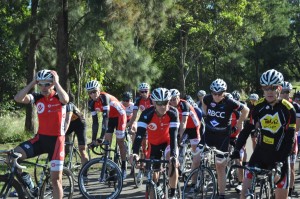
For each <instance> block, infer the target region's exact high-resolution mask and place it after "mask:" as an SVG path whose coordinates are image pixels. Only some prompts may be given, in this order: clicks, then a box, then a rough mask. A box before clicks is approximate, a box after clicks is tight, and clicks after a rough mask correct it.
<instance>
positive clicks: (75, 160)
mask: <svg viewBox="0 0 300 199" xmlns="http://www.w3.org/2000/svg"><path fill="white" fill-rule="evenodd" d="M70 160H71V161H70ZM65 161H66V159H65ZM67 161H68V162H66V163H65V166H66V167H67V168H68V169H70V171H71V172H72V174H73V176H74V181H75V182H77V179H78V174H79V171H80V168H81V155H80V153H79V151H78V148H76V147H74V148H73V153H72V157H70V158H69V159H68V160H67Z"/></svg>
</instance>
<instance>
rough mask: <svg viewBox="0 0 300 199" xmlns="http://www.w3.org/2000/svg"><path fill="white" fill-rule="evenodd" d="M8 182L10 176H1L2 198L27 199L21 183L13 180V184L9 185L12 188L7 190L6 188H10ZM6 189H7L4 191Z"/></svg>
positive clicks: (0, 191)
mask: <svg viewBox="0 0 300 199" xmlns="http://www.w3.org/2000/svg"><path fill="white" fill-rule="evenodd" d="M8 181H9V178H8V175H0V198H7V199H10V198H19V199H25V194H24V193H23V189H22V186H21V185H20V183H19V182H18V181H17V180H15V179H13V181H12V183H11V184H10V185H9V186H10V188H9V189H8V190H7V187H6V186H8ZM4 187H6V188H5V189H4V190H2V189H3V188H4ZM6 194H7V195H6Z"/></svg>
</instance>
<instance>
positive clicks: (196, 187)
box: [182, 167, 217, 199]
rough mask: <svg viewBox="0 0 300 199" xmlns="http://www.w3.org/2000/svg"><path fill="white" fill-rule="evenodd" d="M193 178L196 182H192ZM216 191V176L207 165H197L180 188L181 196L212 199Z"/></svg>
mask: <svg viewBox="0 0 300 199" xmlns="http://www.w3.org/2000/svg"><path fill="white" fill-rule="evenodd" d="M195 178H196V183H193V182H192V181H193V180H195ZM216 191H217V184H216V177H215V175H214V173H213V171H212V170H211V169H210V168H208V167H198V168H196V169H194V170H193V171H192V172H191V173H190V175H189V176H188V178H187V180H186V182H185V184H184V187H183V190H182V198H183V199H184V198H189V199H190V198H200V199H201V198H202V199H204V198H205V199H213V198H214V197H215V196H216Z"/></svg>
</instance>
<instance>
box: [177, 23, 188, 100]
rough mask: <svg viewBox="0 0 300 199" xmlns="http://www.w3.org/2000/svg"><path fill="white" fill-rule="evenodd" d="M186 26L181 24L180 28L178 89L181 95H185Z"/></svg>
mask: <svg viewBox="0 0 300 199" xmlns="http://www.w3.org/2000/svg"><path fill="white" fill-rule="evenodd" d="M186 29H187V28H186V27H184V25H182V29H181V30H180V64H179V68H180V79H179V82H178V83H179V85H178V86H179V90H180V92H181V97H183V96H185V94H186V89H185V78H186V75H185V59H186V53H187V40H188V31H187V30H186Z"/></svg>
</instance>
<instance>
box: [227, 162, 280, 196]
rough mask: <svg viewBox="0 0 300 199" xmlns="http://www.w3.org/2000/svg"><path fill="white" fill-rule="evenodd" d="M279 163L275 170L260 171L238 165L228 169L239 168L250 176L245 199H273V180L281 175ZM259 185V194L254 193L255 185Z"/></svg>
mask: <svg viewBox="0 0 300 199" xmlns="http://www.w3.org/2000/svg"><path fill="white" fill-rule="evenodd" d="M282 165H283V164H282V163H281V162H277V163H276V166H275V168H273V169H271V170H269V169H261V168H258V167H249V166H240V165H232V166H231V167H230V169H229V171H230V170H231V169H234V168H241V169H245V170H247V171H249V172H250V173H251V174H252V176H253V177H252V182H251V187H250V188H248V190H247V193H246V195H245V196H246V198H247V199H254V198H256V199H261V198H267V199H270V198H272V199H275V182H274V178H275V176H276V175H280V174H281V167H282ZM257 184H259V192H256V191H255V187H256V185H257Z"/></svg>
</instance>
